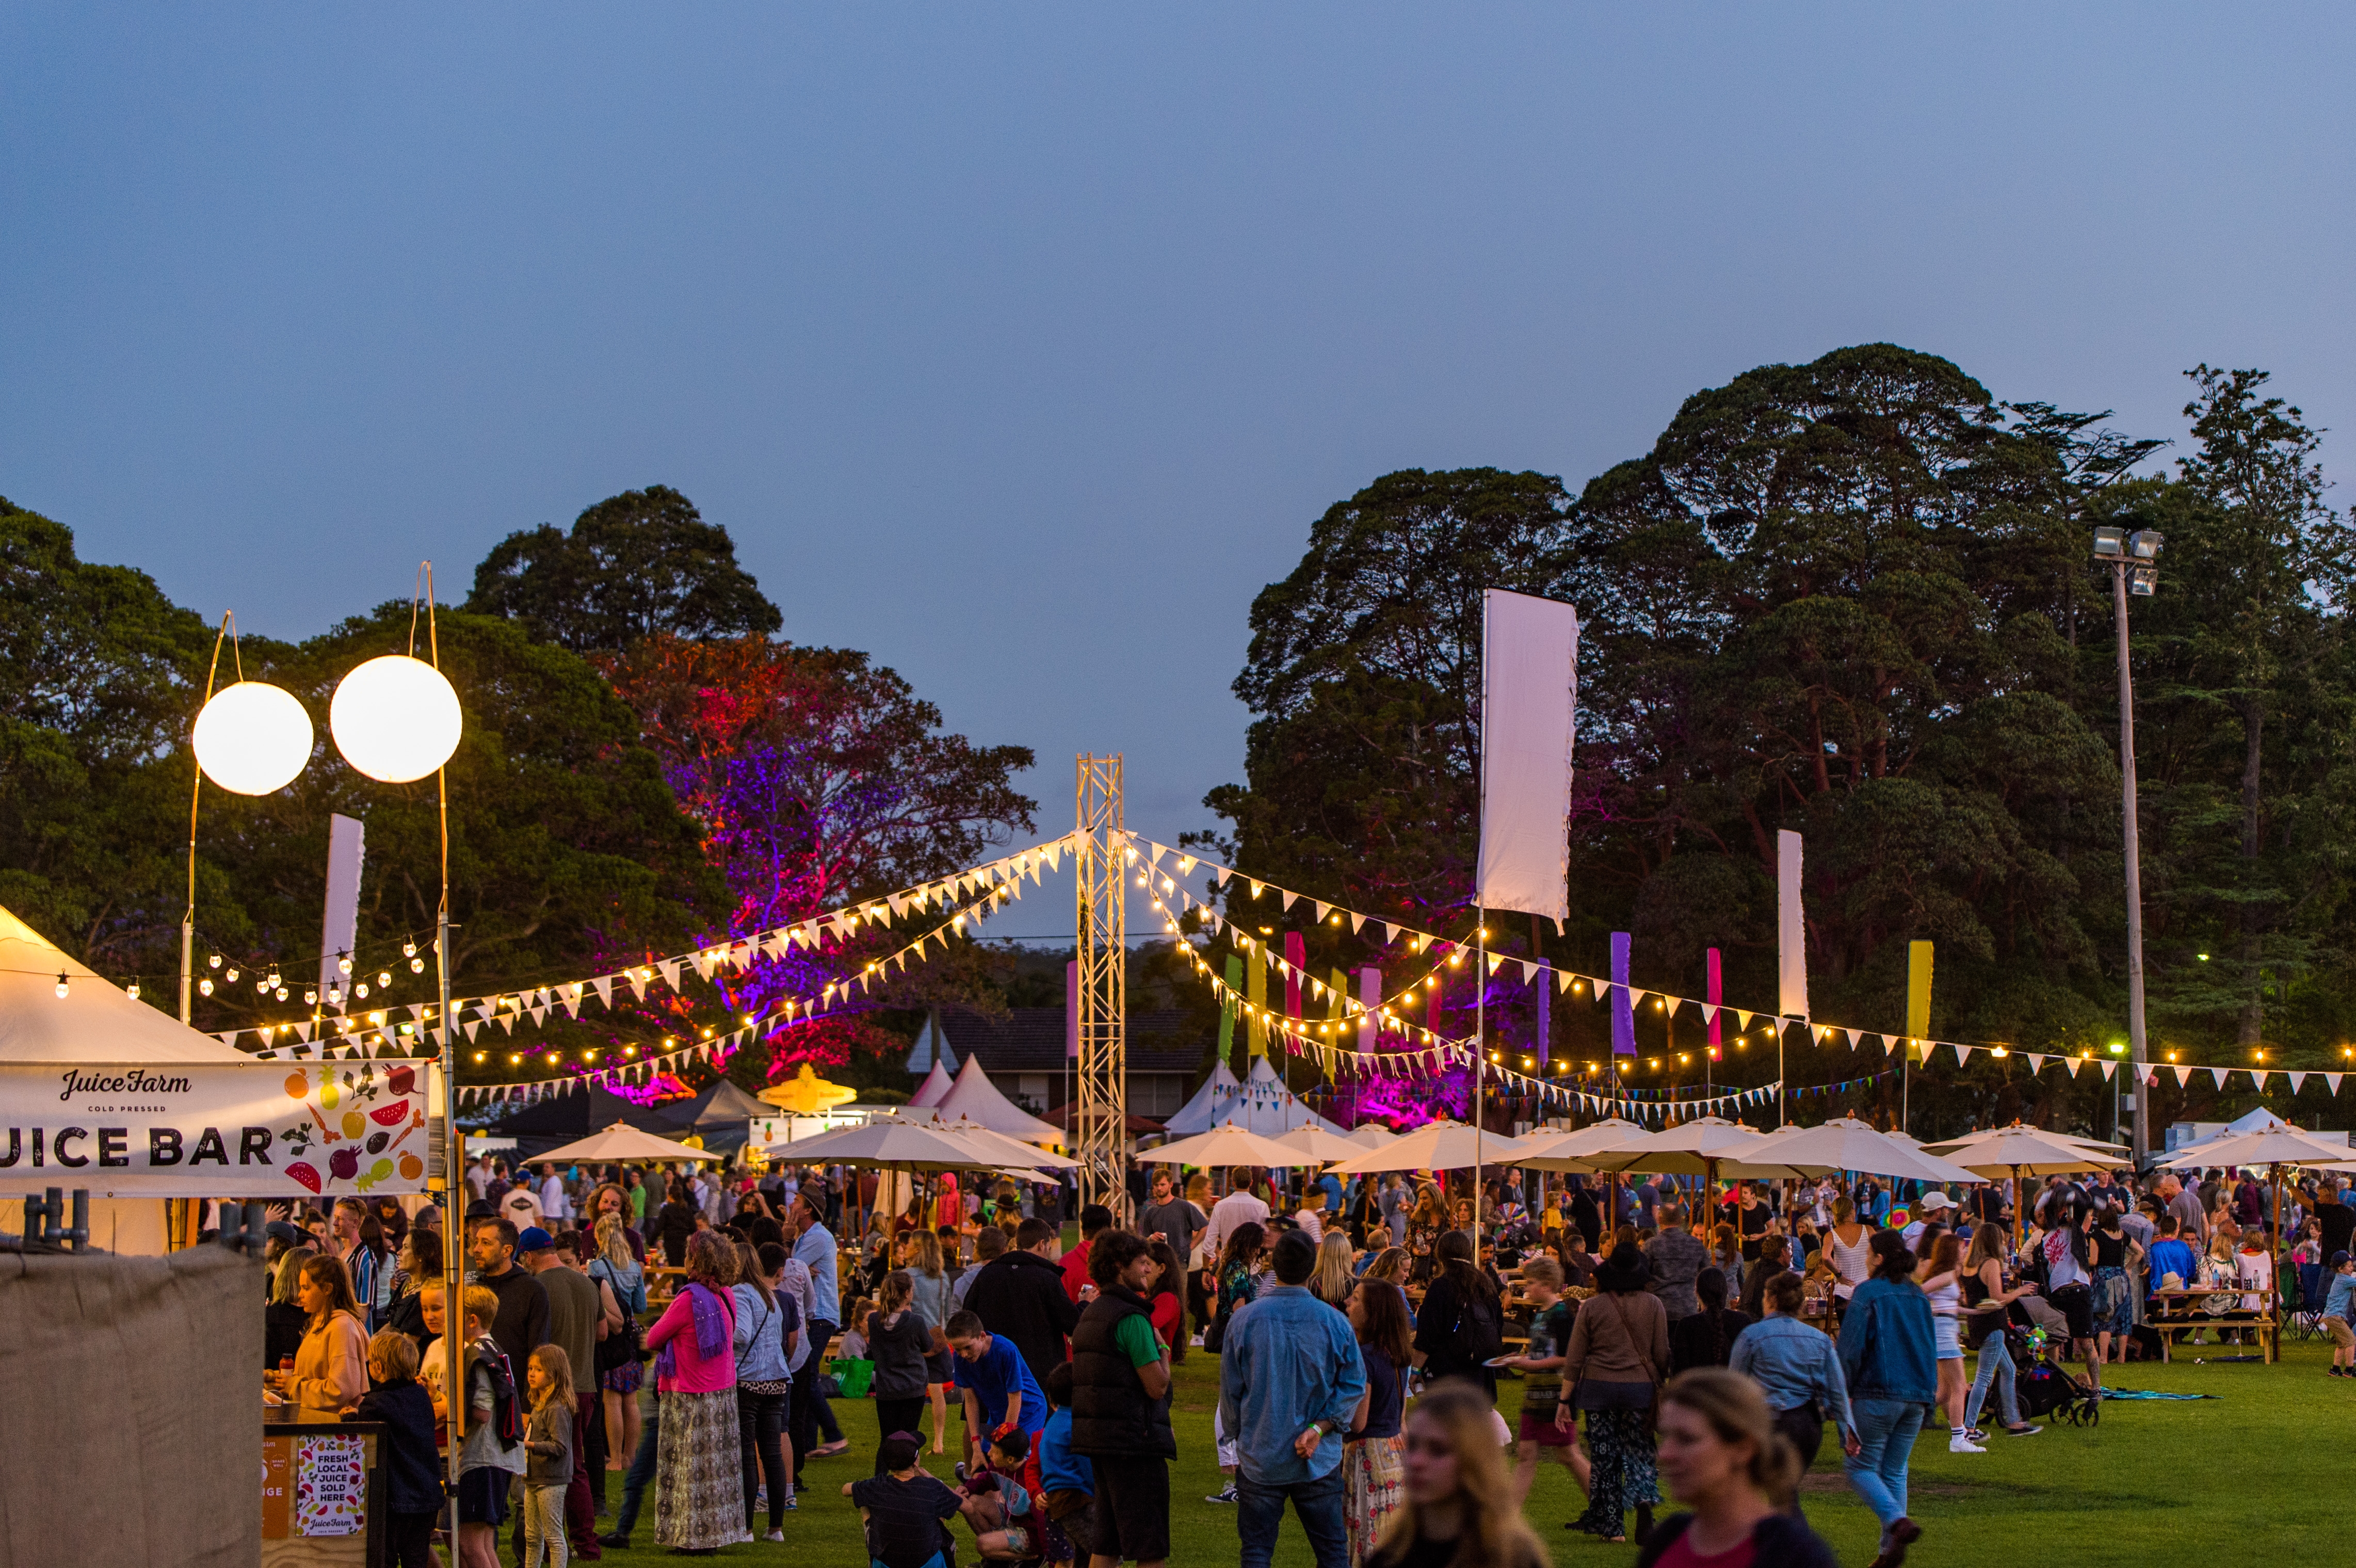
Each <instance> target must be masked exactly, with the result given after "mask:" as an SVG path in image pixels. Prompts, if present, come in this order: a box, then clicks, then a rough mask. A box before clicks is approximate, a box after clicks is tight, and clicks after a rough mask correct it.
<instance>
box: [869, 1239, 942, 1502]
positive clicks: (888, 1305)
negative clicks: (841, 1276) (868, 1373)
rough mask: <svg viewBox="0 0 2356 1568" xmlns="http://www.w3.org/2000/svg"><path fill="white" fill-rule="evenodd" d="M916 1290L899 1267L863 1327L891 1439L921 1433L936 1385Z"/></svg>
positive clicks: (880, 1417)
mask: <svg viewBox="0 0 2356 1568" xmlns="http://www.w3.org/2000/svg"><path fill="white" fill-rule="evenodd" d="M928 1239H929V1238H928ZM915 1292H916V1276H915V1275H912V1274H910V1273H909V1272H908V1271H907V1270H906V1269H894V1270H893V1271H892V1272H891V1273H890V1274H887V1275H884V1276H883V1305H882V1306H880V1307H877V1308H876V1309H875V1310H874V1312H873V1314H871V1315H870V1316H869V1317H867V1318H866V1320H865V1321H864V1323H863V1324H862V1328H864V1329H865V1330H866V1334H865V1339H864V1343H865V1345H866V1347H867V1350H868V1353H869V1356H870V1357H871V1359H872V1360H873V1361H874V1362H875V1381H874V1385H873V1391H872V1392H873V1393H874V1395H875V1426H876V1430H877V1431H879V1432H881V1433H882V1434H883V1435H884V1436H886V1437H889V1436H890V1435H892V1434H893V1433H894V1432H905V1433H907V1434H909V1435H911V1436H914V1435H916V1433H917V1430H918V1428H919V1426H920V1424H921V1423H922V1421H923V1418H924V1409H925V1400H926V1385H927V1384H928V1383H929V1382H931V1381H932V1366H931V1360H930V1358H931V1353H932V1349H933V1332H932V1330H931V1329H930V1328H926V1327H925V1320H924V1318H923V1317H920V1316H918V1315H917V1313H916V1309H915V1308H914V1307H911V1306H910V1305H909V1301H910V1298H911V1297H912V1296H914V1295H915ZM852 1310H853V1311H854V1312H855V1311H857V1310H858V1309H857V1308H856V1307H853V1308H852ZM882 1473H883V1472H881V1471H878V1472H877V1474H879V1475H881V1474H882Z"/></svg>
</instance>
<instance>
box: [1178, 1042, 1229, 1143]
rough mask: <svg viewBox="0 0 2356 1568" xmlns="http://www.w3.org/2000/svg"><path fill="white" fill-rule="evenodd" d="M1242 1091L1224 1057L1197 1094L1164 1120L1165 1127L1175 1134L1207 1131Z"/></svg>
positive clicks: (1191, 1134)
mask: <svg viewBox="0 0 2356 1568" xmlns="http://www.w3.org/2000/svg"><path fill="white" fill-rule="evenodd" d="M1242 1093H1243V1085H1242V1084H1240V1083H1237V1082H1236V1075H1235V1074H1234V1073H1232V1072H1228V1071H1227V1062H1226V1058H1225V1057H1221V1058H1220V1059H1219V1062H1218V1065H1217V1066H1215V1067H1214V1068H1212V1069H1211V1075H1210V1076H1209V1077H1208V1078H1205V1079H1204V1080H1203V1086H1202V1087H1201V1088H1200V1089H1197V1090H1195V1091H1194V1098H1193V1099H1191V1100H1189V1101H1187V1102H1186V1103H1185V1104H1183V1105H1181V1106H1179V1107H1178V1109H1177V1110H1176V1111H1175V1112H1174V1113H1173V1114H1172V1115H1171V1116H1170V1117H1169V1119H1168V1120H1166V1121H1164V1122H1163V1123H1162V1131H1164V1132H1166V1133H1169V1134H1171V1135H1172V1136H1175V1137H1192V1136H1194V1135H1195V1134H1197V1133H1207V1132H1209V1131H1210V1130H1211V1129H1212V1128H1213V1127H1215V1126H1217V1125H1219V1117H1220V1115H1221V1114H1222V1113H1224V1112H1225V1111H1226V1108H1227V1107H1228V1106H1230V1105H1233V1104H1235V1103H1236V1100H1237V1097H1238V1096H1239V1095H1241V1094H1242Z"/></svg>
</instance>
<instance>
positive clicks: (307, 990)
mask: <svg viewBox="0 0 2356 1568" xmlns="http://www.w3.org/2000/svg"><path fill="white" fill-rule="evenodd" d="M303 1005H304V1006H305V1007H306V1008H316V1007H317V1006H318V1005H319V988H318V987H316V986H305V987H303Z"/></svg>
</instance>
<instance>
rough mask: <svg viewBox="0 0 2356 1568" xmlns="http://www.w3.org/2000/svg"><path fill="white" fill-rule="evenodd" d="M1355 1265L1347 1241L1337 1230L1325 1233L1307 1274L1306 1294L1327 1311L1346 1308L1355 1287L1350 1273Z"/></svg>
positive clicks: (1355, 1281) (1354, 1257)
mask: <svg viewBox="0 0 2356 1568" xmlns="http://www.w3.org/2000/svg"><path fill="white" fill-rule="evenodd" d="M1356 1261H1357V1254H1356V1253H1354V1252H1353V1251H1352V1250H1351V1248H1350V1238H1349V1237H1348V1236H1347V1235H1345V1234H1344V1233H1343V1232H1342V1228H1341V1227H1340V1226H1338V1225H1337V1226H1335V1227H1334V1228H1333V1229H1332V1230H1330V1231H1328V1232H1325V1239H1324V1240H1323V1241H1322V1242H1320V1243H1317V1266H1316V1267H1315V1268H1313V1269H1312V1270H1311V1271H1310V1273H1309V1294H1310V1295H1312V1296H1315V1297H1316V1298H1317V1299H1318V1300H1320V1301H1322V1302H1323V1303H1324V1304H1325V1305H1326V1306H1328V1307H1342V1306H1344V1304H1346V1303H1347V1302H1348V1301H1349V1299H1350V1292H1351V1291H1353V1290H1355V1289H1356V1288H1357V1285H1358V1276H1357V1275H1355V1274H1354V1273H1352V1272H1351V1269H1350V1265H1351V1264H1354V1263H1355V1262H1356Z"/></svg>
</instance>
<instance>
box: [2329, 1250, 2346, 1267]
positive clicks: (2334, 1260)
mask: <svg viewBox="0 0 2356 1568" xmlns="http://www.w3.org/2000/svg"><path fill="white" fill-rule="evenodd" d="M2348 1261H2349V1258H2348V1254H2347V1253H2346V1252H2344V1251H2342V1252H2337V1253H2332V1254H2331V1266H2332V1267H2333V1268H2338V1267H2339V1266H2340V1264H2344V1263H2346V1262H2348Z"/></svg>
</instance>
